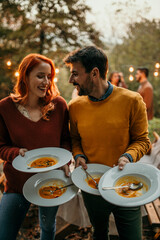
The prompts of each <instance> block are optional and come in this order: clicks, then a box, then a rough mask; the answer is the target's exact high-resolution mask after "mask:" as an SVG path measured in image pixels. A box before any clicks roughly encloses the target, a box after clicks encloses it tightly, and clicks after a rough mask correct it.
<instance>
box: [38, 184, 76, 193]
mask: <svg viewBox="0 0 160 240" xmlns="http://www.w3.org/2000/svg"><path fill="white" fill-rule="evenodd" d="M72 185H74V184H73V183H71V184H68V185H66V186H63V187H60V188H58V189H56V190H49V189H43V191H44V192H50V193H51V194H53V193H54V192H56V191H58V190H60V189H63V188H66V187H69V186H72Z"/></svg>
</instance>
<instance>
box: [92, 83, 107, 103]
mask: <svg viewBox="0 0 160 240" xmlns="http://www.w3.org/2000/svg"><path fill="white" fill-rule="evenodd" d="M108 87H109V84H108V82H107V81H106V82H105V81H103V82H102V84H100V85H98V86H96V88H95V90H94V91H93V92H92V93H91V94H90V96H92V97H94V98H97V99H99V98H101V97H102V96H103V95H104V94H105V93H106V91H107V89H108Z"/></svg>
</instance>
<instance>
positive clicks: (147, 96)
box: [136, 68, 153, 120]
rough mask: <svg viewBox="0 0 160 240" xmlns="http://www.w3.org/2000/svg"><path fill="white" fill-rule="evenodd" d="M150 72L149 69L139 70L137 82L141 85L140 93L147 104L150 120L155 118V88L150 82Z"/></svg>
mask: <svg viewBox="0 0 160 240" xmlns="http://www.w3.org/2000/svg"><path fill="white" fill-rule="evenodd" d="M148 74H149V70H148V69H147V68H137V72H136V80H137V82H139V83H140V86H139V88H138V93H139V94H141V96H142V97H143V101H144V102H145V104H146V108H147V116H148V120H151V119H152V118H153V87H152V85H151V83H150V82H148V80H147V78H148Z"/></svg>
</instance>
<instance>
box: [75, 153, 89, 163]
mask: <svg viewBox="0 0 160 240" xmlns="http://www.w3.org/2000/svg"><path fill="white" fill-rule="evenodd" d="M78 157H82V158H84V159H85V160H86V162H87V157H86V156H85V155H83V154H77V155H76V156H75V157H74V159H75V161H76V160H77V158H78Z"/></svg>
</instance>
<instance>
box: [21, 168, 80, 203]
mask: <svg viewBox="0 0 160 240" xmlns="http://www.w3.org/2000/svg"><path fill="white" fill-rule="evenodd" d="M71 183H72V180H71V178H68V177H66V176H65V174H64V171H62V170H52V171H49V172H46V173H37V174H35V175H33V176H32V177H30V178H29V179H28V180H27V181H26V183H25V184H24V187H23V195H24V197H25V198H26V199H27V200H28V201H29V202H31V203H33V204H35V205H38V206H43V207H53V206H57V205H61V204H63V203H65V202H68V201H69V200H71V199H72V198H73V197H74V196H75V195H76V194H77V193H78V188H77V187H76V186H75V185H73V186H69V187H67V188H66V191H65V192H64V193H63V194H62V195H61V196H60V197H57V198H52V199H46V198H43V197H41V196H40V194H39V190H40V188H41V187H44V186H49V185H50V186H51V185H54V184H56V185H57V186H66V185H68V184H71Z"/></svg>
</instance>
